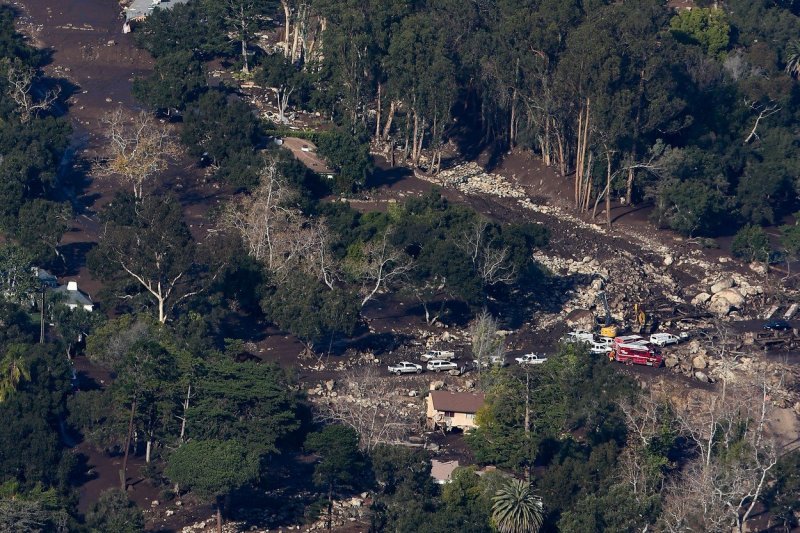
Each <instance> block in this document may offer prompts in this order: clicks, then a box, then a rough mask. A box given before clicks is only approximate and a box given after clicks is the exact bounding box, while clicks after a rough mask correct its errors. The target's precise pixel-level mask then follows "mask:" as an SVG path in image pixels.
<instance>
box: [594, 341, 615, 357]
mask: <svg viewBox="0 0 800 533" xmlns="http://www.w3.org/2000/svg"><path fill="white" fill-rule="evenodd" d="M611 345H612V341H611V339H606V338H603V337H600V340H599V341H592V342H591V343H590V344H589V353H591V354H593V355H606V354H607V353H608V352H610V351H611Z"/></svg>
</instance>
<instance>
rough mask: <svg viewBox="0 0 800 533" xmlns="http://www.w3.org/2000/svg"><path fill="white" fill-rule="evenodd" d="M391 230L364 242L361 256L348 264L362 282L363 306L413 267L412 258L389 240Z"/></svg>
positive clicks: (388, 229) (353, 273)
mask: <svg viewBox="0 0 800 533" xmlns="http://www.w3.org/2000/svg"><path fill="white" fill-rule="evenodd" d="M391 231H392V230H391V228H386V230H385V231H384V232H383V235H381V236H380V237H379V238H378V239H376V240H372V241H369V242H366V243H364V244H363V246H362V247H361V253H360V254H359V257H358V258H356V259H354V260H352V261H350V262H349V263H348V265H347V266H348V268H349V270H350V273H351V274H352V275H353V276H354V277H355V278H356V279H357V280H359V281H360V282H361V291H360V294H361V307H364V306H365V305H366V304H367V302H369V301H370V300H372V299H373V298H374V297H375V295H376V294H378V292H380V291H381V290H382V289H385V288H386V287H388V286H389V285H390V284H392V283H393V282H394V281H395V280H397V279H400V278H402V277H403V276H404V275H405V274H406V273H407V272H408V271H409V270H411V268H412V267H413V263H412V261H411V259H410V258H409V257H407V256H406V255H405V254H404V253H403V252H402V251H400V250H398V249H396V248H395V247H394V246H392V245H391V243H390V242H389V237H390V236H391Z"/></svg>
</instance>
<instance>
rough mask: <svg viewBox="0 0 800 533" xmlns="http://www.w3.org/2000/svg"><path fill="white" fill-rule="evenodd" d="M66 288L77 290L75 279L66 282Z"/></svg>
mask: <svg viewBox="0 0 800 533" xmlns="http://www.w3.org/2000/svg"><path fill="white" fill-rule="evenodd" d="M67 290H68V291H77V290H78V282H77V281H69V282H67Z"/></svg>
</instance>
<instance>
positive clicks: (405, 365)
mask: <svg viewBox="0 0 800 533" xmlns="http://www.w3.org/2000/svg"><path fill="white" fill-rule="evenodd" d="M389 373H390V374H396V375H398V376H399V375H400V374H421V373H422V365H418V364H416V363H409V362H408V361H400V362H399V363H397V364H396V365H389Z"/></svg>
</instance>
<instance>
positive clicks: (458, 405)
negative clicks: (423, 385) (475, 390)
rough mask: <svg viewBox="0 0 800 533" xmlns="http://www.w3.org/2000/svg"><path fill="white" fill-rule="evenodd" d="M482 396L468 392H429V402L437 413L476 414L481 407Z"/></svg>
mask: <svg viewBox="0 0 800 533" xmlns="http://www.w3.org/2000/svg"><path fill="white" fill-rule="evenodd" d="M483 400H484V395H483V394H471V393H469V392H448V391H441V390H438V391H433V392H431V402H433V408H434V409H436V410H437V411H453V412H454V413H477V412H478V409H480V408H481V407H482V406H483Z"/></svg>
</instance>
